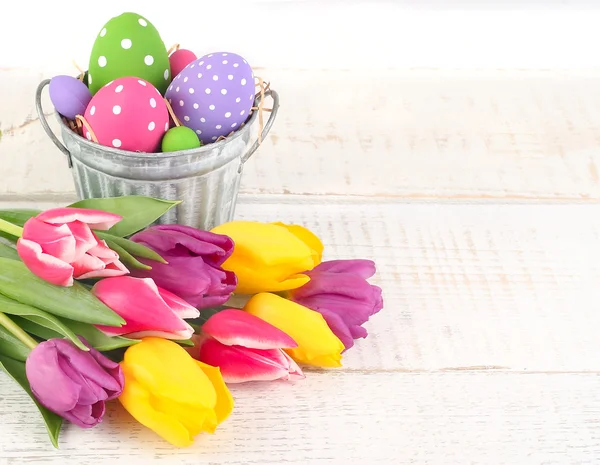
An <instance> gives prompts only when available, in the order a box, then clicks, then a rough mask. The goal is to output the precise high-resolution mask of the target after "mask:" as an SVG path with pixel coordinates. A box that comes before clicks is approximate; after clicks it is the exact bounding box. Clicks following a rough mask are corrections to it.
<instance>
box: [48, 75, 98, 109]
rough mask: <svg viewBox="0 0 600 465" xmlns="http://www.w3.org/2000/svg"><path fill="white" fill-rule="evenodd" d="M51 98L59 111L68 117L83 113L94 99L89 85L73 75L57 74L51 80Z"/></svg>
mask: <svg viewBox="0 0 600 465" xmlns="http://www.w3.org/2000/svg"><path fill="white" fill-rule="evenodd" d="M50 100H51V101H52V105H54V108H55V109H56V111H57V112H58V113H60V114H61V115H63V116H65V117H67V118H68V119H75V117H76V116H77V115H83V114H84V113H85V109H86V108H87V106H88V103H90V100H92V93H91V92H90V90H89V89H88V88H87V86H86V85H85V84H84V83H83V82H81V81H80V80H79V79H77V78H74V77H73V76H65V75H61V76H55V77H53V78H52V79H51V80H50Z"/></svg>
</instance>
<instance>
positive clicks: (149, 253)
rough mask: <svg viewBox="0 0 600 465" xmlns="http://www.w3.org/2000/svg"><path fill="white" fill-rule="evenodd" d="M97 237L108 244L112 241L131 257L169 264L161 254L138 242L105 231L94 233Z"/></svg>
mask: <svg viewBox="0 0 600 465" xmlns="http://www.w3.org/2000/svg"><path fill="white" fill-rule="evenodd" d="M94 232H95V233H96V235H97V236H98V237H99V238H100V239H104V240H106V241H107V242H108V241H111V242H113V243H115V244H117V245H119V246H121V247H122V248H124V249H125V250H126V251H127V252H129V253H130V254H131V255H134V256H136V257H142V258H148V259H149V260H154V261H157V262H160V263H165V264H166V263H168V262H167V261H166V260H165V259H164V258H162V257H161V256H160V255H159V254H157V253H156V252H155V251H154V250H152V249H150V248H149V247H146V246H145V245H143V244H139V243H137V242H133V241H131V240H129V239H125V238H124V237H119V236H114V235H112V234H108V233H107V232H105V231H94Z"/></svg>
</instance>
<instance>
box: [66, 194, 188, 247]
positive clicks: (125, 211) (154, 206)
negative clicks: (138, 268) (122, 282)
mask: <svg viewBox="0 0 600 465" xmlns="http://www.w3.org/2000/svg"><path fill="white" fill-rule="evenodd" d="M180 203H181V200H176V201H172V200H161V199H155V198H153V197H145V196H141V195H127V196H124V197H107V198H101V199H85V200H80V201H78V202H75V203H73V204H71V205H69V207H75V208H90V209H95V210H102V211H105V212H110V213H115V214H117V215H121V216H122V217H123V219H122V220H121V221H119V222H118V223H117V224H116V225H114V226H113V227H112V228H110V229H109V230H108V233H109V234H113V235H115V236H120V237H125V236H130V235H131V234H133V233H136V232H138V231H139V230H141V229H144V228H145V227H146V226H148V225H150V224H152V223H153V222H154V221H156V220H157V219H158V218H160V217H161V216H163V215H164V214H165V213H167V212H168V211H169V210H170V209H171V208H173V207H174V206H175V205H179V204H180Z"/></svg>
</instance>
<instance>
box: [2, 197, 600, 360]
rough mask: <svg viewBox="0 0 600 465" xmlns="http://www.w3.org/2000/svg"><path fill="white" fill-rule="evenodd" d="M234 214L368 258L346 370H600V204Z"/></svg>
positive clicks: (347, 207) (295, 207)
mask: <svg viewBox="0 0 600 465" xmlns="http://www.w3.org/2000/svg"><path fill="white" fill-rule="evenodd" d="M269 201H270V203H266V202H269ZM22 205H23V206H27V205H30V204H22ZM1 206H2V205H1V204H0V207H1ZM237 218H240V219H252V220H259V221H284V222H289V223H298V224H303V225H305V226H307V227H309V228H310V229H311V230H313V231H314V232H315V233H316V234H318V235H319V236H320V237H321V238H322V240H323V242H324V244H325V258H326V259H331V258H372V259H374V260H375V262H376V263H377V266H378V273H377V275H376V276H375V277H374V278H373V280H372V282H373V283H374V284H378V285H380V286H381V287H382V288H383V291H384V299H385V308H384V309H383V310H382V311H381V312H380V313H379V314H377V315H375V316H373V318H371V320H370V321H369V323H367V324H366V327H367V329H368V331H369V333H370V336H369V337H368V338H367V339H365V340H359V341H357V345H356V346H355V348H353V349H352V350H351V351H349V352H348V353H347V354H346V355H345V356H344V366H345V367H346V368H348V369H353V370H364V369H368V370H377V369H381V370H391V369H403V370H422V369H424V370H438V369H448V370H455V369H456V370H459V369H465V368H469V367H489V368H494V367H496V368H501V369H505V370H530V371H531V370H533V371H536V370H549V371H565V370H600V355H599V354H600V338H598V335H597V328H598V327H600V312H598V311H597V304H596V303H597V302H599V301H600V286H597V285H596V284H597V283H598V282H600V247H599V246H598V244H600V206H592V205H487V204H480V205H452V204H437V205H436V204H400V203H394V202H389V203H387V204H381V203H375V202H363V203H357V202H348V201H340V202H337V203H334V201H333V200H328V202H326V203H325V202H323V203H322V202H314V201H312V198H302V197H295V198H293V199H289V196H282V197H270V196H260V197H257V198H251V197H250V198H249V197H247V196H244V197H243V198H242V199H240V204H239V206H238V211H237Z"/></svg>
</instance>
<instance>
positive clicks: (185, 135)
mask: <svg viewBox="0 0 600 465" xmlns="http://www.w3.org/2000/svg"><path fill="white" fill-rule="evenodd" d="M201 145H202V143H201V142H200V139H198V136H197V135H196V133H195V132H194V131H193V130H192V129H190V128H188V127H186V126H177V127H174V128H171V129H169V130H168V131H167V132H166V133H165V135H164V136H163V139H162V144H161V150H162V151H163V152H177V151H178V150H188V149H195V148H198V147H200V146H201Z"/></svg>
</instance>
